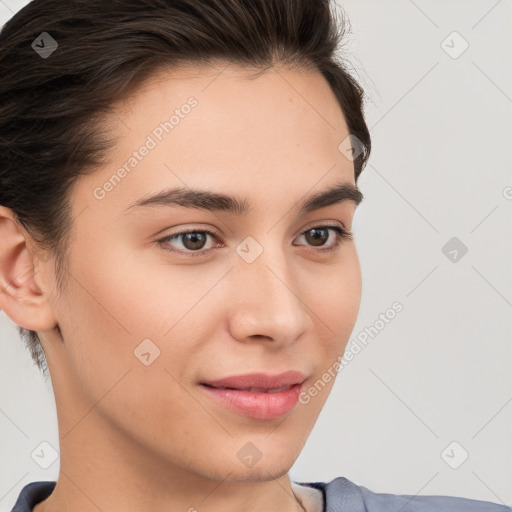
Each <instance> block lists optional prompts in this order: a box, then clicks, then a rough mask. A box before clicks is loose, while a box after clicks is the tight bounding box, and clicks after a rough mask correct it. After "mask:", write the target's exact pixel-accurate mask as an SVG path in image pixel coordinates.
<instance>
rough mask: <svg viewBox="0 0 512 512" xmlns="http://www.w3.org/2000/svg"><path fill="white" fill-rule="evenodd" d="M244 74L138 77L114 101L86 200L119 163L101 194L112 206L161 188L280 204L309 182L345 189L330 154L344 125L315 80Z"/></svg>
mask: <svg viewBox="0 0 512 512" xmlns="http://www.w3.org/2000/svg"><path fill="white" fill-rule="evenodd" d="M250 75H254V70H253V69H251V70H247V69H242V68H239V67H235V66H233V65H226V64H223V65H219V66H217V67H215V66H211V67H202V68H201V67H197V66H195V67H182V68H179V69H176V70H172V71H171V70H161V71H159V72H158V74H156V75H154V76H153V77H151V78H149V79H147V80H146V81H145V82H144V83H143V84H142V85H141V87H140V88H138V89H137V90H136V92H135V93H134V94H132V95H131V96H129V97H128V98H125V99H123V100H120V101H118V102H117V103H115V104H114V115H113V119H114V124H115V136H116V137H117V138H118V140H117V143H116V145H115V147H114V148H113V150H112V151H111V155H110V156H111V158H110V162H109V163H108V165H107V166H106V167H105V168H104V169H102V170H100V171H99V172H98V173H97V174H95V176H94V177H93V178H92V180H93V181H90V182H89V183H88V185H87V186H88V187H89V195H91V191H92V189H93V188H94V186H97V185H98V184H100V185H101V184H102V183H105V182H106V180H108V179H109V178H110V177H111V176H113V174H115V173H116V171H117V170H118V169H120V168H121V167H122V166H124V168H125V169H128V172H123V173H122V174H123V175H124V177H123V178H122V180H121V181H120V182H119V183H117V184H115V186H114V188H113V190H111V191H109V195H108V203H109V204H116V203H118V207H119V209H121V208H122V207H123V208H124V207H126V204H128V203H131V202H133V201H134V200H136V199H137V198H138V197H140V196H141V195H143V193H145V192H151V191H154V190H157V189H161V188H162V187H164V186H181V187H187V186H190V187H193V186H197V187H199V188H209V189H210V190H217V191H219V190H222V191H223V192H226V193H235V192H237V193H238V192H239V193H243V194H245V195H246V196H250V195H251V194H252V193H255V194H257V193H258V192H261V193H262V194H265V195H268V196H272V194H273V193H276V199H278V200H280V201H283V195H282V192H283V191H287V192H290V193H293V194H294V196H295V197H298V196H300V195H302V194H304V193H305V192H306V189H311V188H314V187H315V183H318V187H319V188H325V187H326V186H327V185H328V184H329V183H335V182H340V181H345V182H351V183H354V172H353V164H352V162H350V161H349V160H348V159H347V158H346V157H345V156H344V155H342V154H341V153H340V151H339V149H338V146H339V144H340V143H341V142H342V141H343V140H344V139H345V138H346V137H347V136H348V128H347V126H346V123H345V120H344V117H343V113H342V111H341V108H340V106H339V104H338V101H337V99H336V97H335V96H334V94H333V92H332V90H331V89H330V87H329V84H328V83H327V81H326V80H325V79H324V77H323V76H322V75H321V74H320V73H319V72H314V71H299V70H289V69H284V68H270V69H268V70H265V71H264V72H263V73H260V74H259V76H258V77H257V78H249V76H250ZM144 146H145V147H146V148H149V149H145V150H144V151H142V152H143V153H144V155H143V156H142V157H141V155H140V153H141V151H139V150H140V149H142V148H143V147H144ZM134 152H135V153H138V154H137V156H134ZM130 161H131V164H133V165H129V163H130ZM126 164H128V165H126ZM321 182H322V183H321ZM273 191H274V192H273ZM276 191H278V192H279V194H278V193H277V192H276ZM284 199H285V198H284Z"/></svg>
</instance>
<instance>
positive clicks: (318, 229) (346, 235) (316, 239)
mask: <svg viewBox="0 0 512 512" xmlns="http://www.w3.org/2000/svg"><path fill="white" fill-rule="evenodd" d="M332 232H334V237H331V236H330V234H331V233H332ZM300 236H301V237H304V238H305V239H306V241H307V242H308V243H311V244H312V247H313V248H315V247H319V249H317V250H319V251H322V252H325V251H331V250H334V249H336V248H337V247H338V246H339V245H340V244H341V242H342V241H343V239H346V240H352V233H350V232H349V231H347V230H346V229H344V228H342V227H340V226H315V227H313V228H309V229H308V230H306V231H304V232H303V233H302V234H301V235H300ZM330 238H331V239H332V240H333V242H332V244H331V245H327V246H325V242H326V241H327V240H329V239H330Z"/></svg>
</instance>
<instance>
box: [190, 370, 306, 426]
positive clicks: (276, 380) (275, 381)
mask: <svg viewBox="0 0 512 512" xmlns="http://www.w3.org/2000/svg"><path fill="white" fill-rule="evenodd" d="M305 380H306V376H305V375H304V374H302V373H301V372H296V371H289V372H284V373H281V374H279V375H270V374H265V373H252V374H247V375H236V376H232V377H226V378H223V379H218V380H215V381H208V382H202V383H201V386H200V387H201V389H203V390H204V391H205V392H206V394H207V395H208V396H209V397H210V398H213V399H214V400H215V401H216V402H217V403H220V404H222V405H224V406H227V407H229V408H231V409H233V410H234V411H235V412H238V413H240V414H243V415H245V416H250V417H252V418H255V419H260V420H272V419H276V418H279V417H281V416H283V415H284V414H286V413H288V412H289V411H290V410H291V409H293V407H295V405H296V404H297V402H298V399H299V394H300V392H301V389H302V385H303V383H304V381H305ZM281 387H285V389H283V390H281V391H276V392H269V390H273V389H278V388H281ZM250 388H256V389H257V390H253V391H250V390H249V389H250Z"/></svg>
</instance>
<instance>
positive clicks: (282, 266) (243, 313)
mask: <svg viewBox="0 0 512 512" xmlns="http://www.w3.org/2000/svg"><path fill="white" fill-rule="evenodd" d="M274 254H275V253H274ZM284 258H285V257H284V256H283V255H282V254H281V255H279V256H275V255H274V256H272V255H270V253H269V252H268V251H264V252H263V253H262V254H261V255H260V256H259V257H258V258H257V259H256V261H254V262H252V263H250V264H247V263H246V262H245V261H238V262H237V265H236V268H234V269H233V272H231V276H230V278H231V279H233V283H232V286H231V290H232V293H233V300H232V307H231V309H230V315H229V319H228V322H229V330H230V332H231V335H232V336H233V337H234V338H235V339H236V340H238V341H240V342H243V343H254V342H255V341H257V342H258V343H261V342H262V341H265V342H268V343H269V344H270V345H272V347H273V348H276V349H282V348H285V347H287V346H288V345H291V344H293V343H295V342H296V341H297V340H298V339H300V337H301V336H302V335H303V333H304V332H306V331H307V329H308V328H309V327H310V326H311V325H312V318H311V314H310V313H311V311H310V309H309V305H308V303H307V297H306V296H305V293H306V291H305V290H304V289H301V288H300V286H299V283H298V280H297V279H296V278H294V277H293V275H292V274H293V273H292V272H291V271H290V268H289V266H288V265H287V263H286V261H285V260H284Z"/></svg>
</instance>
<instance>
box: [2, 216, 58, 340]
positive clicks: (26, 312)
mask: <svg viewBox="0 0 512 512" xmlns="http://www.w3.org/2000/svg"><path fill="white" fill-rule="evenodd" d="M29 237H30V235H29V234H28V233H26V232H25V231H24V230H23V229H22V228H21V226H20V225H19V223H18V222H17V221H16V219H15V217H14V215H13V213H12V211H11V210H10V209H8V208H5V207H3V206H0V309H2V310H3V311H5V313H6V314H7V316H8V317H9V318H10V319H11V320H12V321H13V322H15V323H16V324H17V325H19V326H20V327H24V328H25V329H30V330H33V331H44V330H48V329H52V328H53V327H55V325H56V324H57V321H56V318H55V316H54V313H53V310H52V308H51V304H50V302H49V301H48V295H47V293H46V292H45V291H43V289H42V288H43V287H42V286H41V284H40V283H39V282H38V281H39V277H40V276H39V275H38V266H39V265H40V264H42V262H41V261H40V260H38V258H37V257H36V256H34V255H33V254H32V253H31V252H30V251H29V249H28V245H27V241H28V240H27V239H28V238H29Z"/></svg>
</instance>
